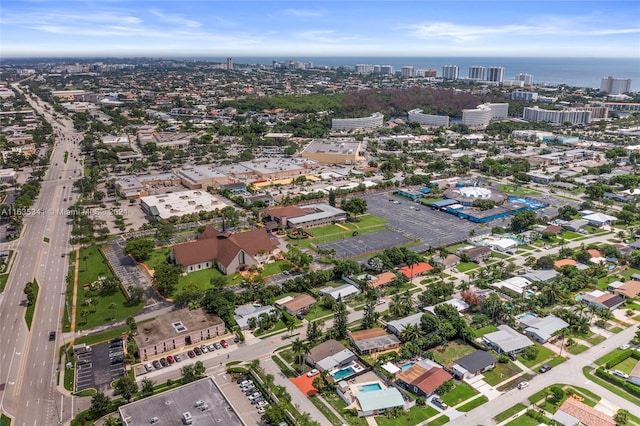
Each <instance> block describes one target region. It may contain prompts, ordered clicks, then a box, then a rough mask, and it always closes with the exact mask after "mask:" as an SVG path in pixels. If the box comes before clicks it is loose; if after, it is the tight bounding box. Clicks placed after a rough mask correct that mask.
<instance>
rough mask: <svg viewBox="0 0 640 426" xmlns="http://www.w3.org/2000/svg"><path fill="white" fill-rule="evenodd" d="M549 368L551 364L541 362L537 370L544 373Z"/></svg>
mask: <svg viewBox="0 0 640 426" xmlns="http://www.w3.org/2000/svg"><path fill="white" fill-rule="evenodd" d="M551 368H552V365H551V364H543V365H542V366H541V367H540V369H539V370H538V371H539V372H541V373H546V372H547V371H549V370H551Z"/></svg>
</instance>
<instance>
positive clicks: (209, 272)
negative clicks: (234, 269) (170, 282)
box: [173, 268, 229, 295]
mask: <svg viewBox="0 0 640 426" xmlns="http://www.w3.org/2000/svg"><path fill="white" fill-rule="evenodd" d="M213 277H225V276H224V275H223V274H222V272H220V271H218V270H217V269H216V268H207V269H201V270H200V271H195V272H190V273H188V274H187V275H181V276H180V278H179V279H178V285H176V287H175V289H174V290H173V295H176V294H179V293H181V292H182V291H183V290H184V289H185V288H196V289H198V290H203V291H204V290H209V289H210V288H212V286H211V278H213ZM228 283H229V279H228V278H227V284H228Z"/></svg>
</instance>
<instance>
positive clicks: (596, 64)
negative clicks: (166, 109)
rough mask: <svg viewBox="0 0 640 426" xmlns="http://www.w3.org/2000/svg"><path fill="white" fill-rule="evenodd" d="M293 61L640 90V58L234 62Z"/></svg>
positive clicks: (259, 61)
mask: <svg viewBox="0 0 640 426" xmlns="http://www.w3.org/2000/svg"><path fill="white" fill-rule="evenodd" d="M207 59H208V60H210V61H212V62H226V58H207ZM274 60H275V61H278V62H286V61H289V60H295V61H300V62H305V63H307V62H311V63H312V64H313V65H314V66H328V67H339V66H343V65H347V66H349V67H351V69H353V68H354V67H355V65H356V64H372V65H392V66H393V67H394V71H399V70H400V68H402V67H403V66H405V65H412V66H413V67H415V69H434V70H436V71H437V72H438V74H437V75H438V77H440V76H441V75H442V67H443V66H444V65H457V66H458V69H459V75H460V77H467V76H468V72H469V67H471V66H474V65H480V66H484V67H492V66H498V67H504V78H505V79H506V80H511V79H513V78H514V77H515V75H516V74H518V73H527V74H532V75H533V80H534V82H535V83H536V84H549V85H557V84H567V85H569V86H575V87H591V88H600V81H601V80H602V78H603V77H607V76H611V77H614V78H625V79H626V78H630V79H631V80H632V81H631V90H632V91H638V90H640V57H638V58H501V57H493V58H490V57H478V58H464V57H451V58H445V57H433V58H430V57H402V58H393V57H262V58H260V57H244V58H243V57H234V58H233V62H234V63H236V64H264V65H271V64H272V62H273V61H274Z"/></svg>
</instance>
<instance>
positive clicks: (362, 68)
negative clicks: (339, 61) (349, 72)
mask: <svg viewBox="0 0 640 426" xmlns="http://www.w3.org/2000/svg"><path fill="white" fill-rule="evenodd" d="M372 72H373V65H371V64H356V74H371V73H372Z"/></svg>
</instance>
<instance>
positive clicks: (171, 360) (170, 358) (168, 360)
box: [167, 355, 176, 365]
mask: <svg viewBox="0 0 640 426" xmlns="http://www.w3.org/2000/svg"><path fill="white" fill-rule="evenodd" d="M167 362H168V363H169V365H171V364H173V363H174V362H176V360H175V359H174V358H173V357H172V356H171V355H169V356H168V357H167Z"/></svg>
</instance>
